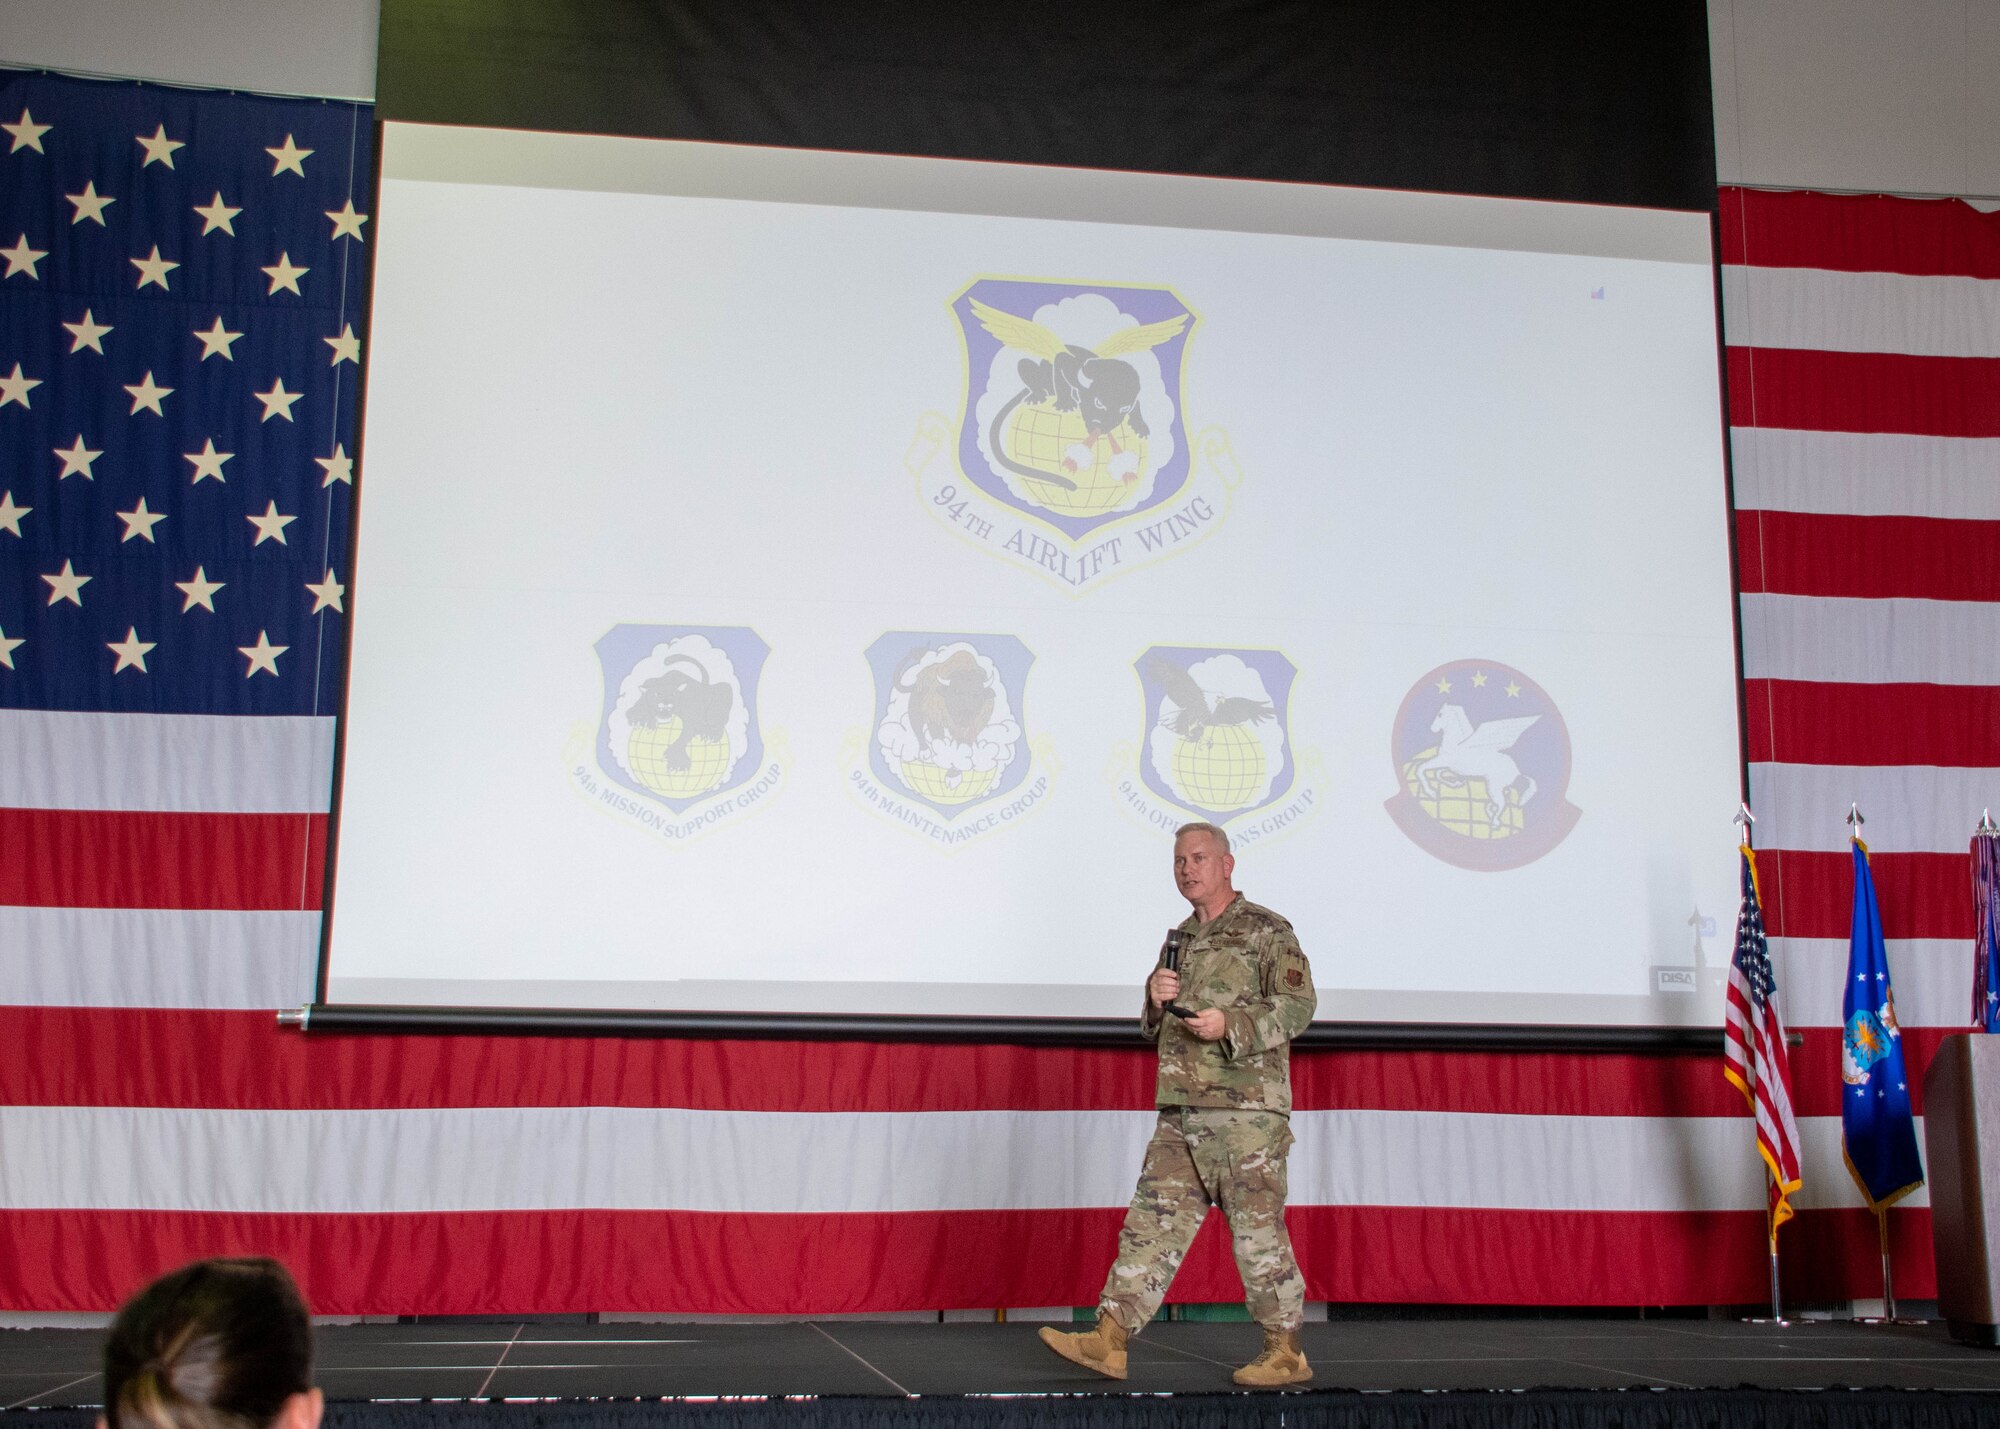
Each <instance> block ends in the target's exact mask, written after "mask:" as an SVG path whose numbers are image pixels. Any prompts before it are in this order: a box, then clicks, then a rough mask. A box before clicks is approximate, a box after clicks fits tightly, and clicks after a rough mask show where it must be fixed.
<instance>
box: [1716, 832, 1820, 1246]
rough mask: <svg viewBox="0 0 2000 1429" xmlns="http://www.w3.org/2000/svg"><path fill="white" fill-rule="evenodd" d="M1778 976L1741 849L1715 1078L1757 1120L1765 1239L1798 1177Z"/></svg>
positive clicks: (1752, 860)
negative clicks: (1766, 1210)
mask: <svg viewBox="0 0 2000 1429" xmlns="http://www.w3.org/2000/svg"><path fill="white" fill-rule="evenodd" d="M1777 992H1778V979H1777V974H1776V973H1774V972H1773V971H1772V969H1771V950H1770V947H1769V945H1768V944H1767V943H1766V942H1765V939H1764V911H1763V909H1762V907H1761V906H1760V905H1759V903H1758V899H1757V856H1756V855H1755V854H1753V853H1752V852H1751V851H1750V848H1749V846H1748V845H1747V844H1746V845H1745V846H1744V848H1743V908H1742V911H1741V912H1740V913H1738V914H1737V918H1736V956H1735V957H1734V958H1732V959H1731V960H1730V963H1729V991H1728V992H1727V993H1726V994H1725V1002H1724V1009H1723V1022H1722V1075H1723V1076H1725V1077H1727V1078H1729V1080H1730V1081H1731V1082H1733V1083H1734V1084H1735V1085H1736V1087H1737V1089H1738V1090H1739V1091H1741V1092H1742V1093H1743V1096H1744V1098H1745V1099H1746V1100H1747V1101H1748V1102H1749V1103H1750V1112H1751V1115H1752V1116H1753V1117H1755V1118H1756V1121H1757V1154H1758V1155H1759V1156H1761V1157H1763V1158H1764V1166H1765V1169H1766V1170H1767V1171H1768V1172H1769V1173H1770V1196H1771V1235H1772V1237H1773V1238H1774V1239H1775V1238H1776V1236H1777V1234H1778V1227H1779V1226H1781V1225H1783V1224H1784V1223H1785V1222H1786V1221H1788V1220H1790V1219H1791V1215H1792V1203H1791V1195H1792V1192H1794V1191H1796V1190H1798V1189H1799V1186H1800V1185H1801V1184H1802V1180H1801V1177H1800V1175H1799V1128H1798V1123H1797V1122H1796V1121H1795V1120H1794V1119H1793V1116H1792V1066H1791V1061H1790V1059H1789V1058H1788V1057H1787V1055H1786V1052H1785V1019H1784V1018H1783V1016H1781V1015H1780V1014H1779V1012H1778V1004H1777V1001H1776V998H1777Z"/></svg>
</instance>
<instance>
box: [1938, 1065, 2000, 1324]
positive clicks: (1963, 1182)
mask: <svg viewBox="0 0 2000 1429" xmlns="http://www.w3.org/2000/svg"><path fill="white" fill-rule="evenodd" d="M1924 1150H1925V1152H1926V1159H1927V1160H1928V1161H1929V1163H1930V1188H1931V1244H1932V1247H1933V1248H1934V1249H1935V1250H1936V1252H1937V1287H1938V1314H1940V1315H1941V1316H1943V1317H1944V1319H1945V1322H1946V1323H1947V1324H1948V1325H1949V1326H1950V1327H1951V1335H1952V1338H1953V1339H1955V1340H1959V1341H1962V1342H1963V1343H1965V1344H1968V1345H1982V1346H1985V1347H1986V1348H1988V1349H1992V1348H1996V1347H2000V1034H1989V1033H1965V1032H1961V1033H1957V1034H1956V1035H1954V1036H1950V1037H1947V1038H1945V1039H1944V1041H1943V1042H1942V1043H1940V1044H1939V1046H1938V1051H1937V1056H1936V1057H1935V1058H1933V1059H1932V1061H1931V1066H1930V1071H1929V1072H1928V1073H1926V1074H1925V1076H1924Z"/></svg>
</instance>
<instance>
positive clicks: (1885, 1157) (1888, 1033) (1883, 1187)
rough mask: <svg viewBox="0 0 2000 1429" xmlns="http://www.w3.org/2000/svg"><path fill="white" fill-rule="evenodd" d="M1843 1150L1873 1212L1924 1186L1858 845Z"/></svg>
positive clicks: (1843, 1043) (1869, 883) (1878, 925)
mask: <svg viewBox="0 0 2000 1429" xmlns="http://www.w3.org/2000/svg"><path fill="white" fill-rule="evenodd" d="M1841 1025H1842V1032H1841V1039H1840V1076H1841V1080H1842V1081H1843V1082H1845V1083H1846V1086H1845V1087H1844V1088H1843V1089H1842V1093H1841V1098H1840V1129H1841V1142H1842V1145H1843V1148H1844V1149H1845V1151H1846V1154H1847V1169H1848V1171H1849V1172H1850V1173H1852V1175H1853V1177H1854V1181H1855V1184H1856V1185H1858V1186H1860V1187H1861V1194H1862V1195H1864V1196H1866V1197H1867V1198H1868V1208H1869V1209H1870V1210H1872V1211H1875V1212H1878V1213H1879V1212H1881V1211H1884V1210H1886V1209H1888V1208H1889V1207H1890V1206H1892V1205H1894V1204H1895V1203H1896V1202H1897V1201H1899V1200H1901V1199H1902V1198H1903V1197H1904V1196H1907V1195H1909V1194H1910V1192H1912V1191H1914V1190H1916V1189H1917V1187H1919V1186H1921V1185H1923V1184H1924V1167H1923V1163H1922V1162H1921V1161H1919V1160H1918V1159H1917V1128H1916V1122H1915V1121H1914V1120H1913V1119H1912V1118H1911V1115H1910V1079H1909V1073H1908V1070H1907V1069H1906V1067H1905V1065H1904V1062H1903V1034H1902V1030H1901V1029H1900V1028H1899V1027H1897V1025H1896V999H1895V995H1894V994H1893V993H1892V992H1891V991H1890V988H1889V959H1888V956H1887V954H1886V952H1885V951H1884V949H1883V946H1882V915H1881V913H1880V911H1879V910H1878V909H1877V908H1876V906H1875V880H1874V879H1873V877H1871V876H1870V874H1869V871H1868V845H1866V844H1864V843H1863V842H1861V840H1860V839H1855V840H1854V925H1853V931H1852V934H1851V935H1850V938H1849V942H1848V949H1847V995H1846V997H1845V998H1843V999H1842V1001H1841Z"/></svg>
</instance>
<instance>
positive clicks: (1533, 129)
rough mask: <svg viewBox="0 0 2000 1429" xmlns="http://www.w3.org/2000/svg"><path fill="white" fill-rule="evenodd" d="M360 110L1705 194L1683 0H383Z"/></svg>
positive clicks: (1038, 157) (1412, 181)
mask: <svg viewBox="0 0 2000 1429" xmlns="http://www.w3.org/2000/svg"><path fill="white" fill-rule="evenodd" d="M379 66H380V67H379V74H378V80H377V90H378V100H377V110H378V114H379V116H380V117H381V118H383V119H408V120H420V121H426V122H432V123H445V124H476V125H492V126H498V127H503V128H522V129H556V130H568V131H575V132H583V133H602V134H635V135H650V136H657V137H666V138H677V139H700V140H711V141H721V142H729V143H742V144H773V145H783V146H788V147H795V148H822V149H844V150H854V151H861V152H872V153H887V154H922V155H933V156H940V157H947V158H959V159H993V160H1003V161H1008V162H1015V163H1033V164H1057V165H1069V166H1076V167H1082V168H1103V169H1138V170H1149V171H1155V172H1166V173H1193V174H1215V175H1224V176H1229V177H1236V178H1255V179H1281V180H1296V181H1304V182H1311V183H1332V184H1358V185H1365V186H1370V187H1381V188H1414V189H1430V190H1439V191H1447V192H1456V193H1474V194H1499V195H1508V196H1515V197H1528V198H1552V199H1569V200H1581V201H1589V202H1597V203H1615V204H1634V205H1643V206H1651V207H1660V208H1680V209H1708V208H1712V207H1713V205H1714V202H1715V153H1714V131H1713V119H1712V114H1711V109H1710V100H1709V69H1708V30H1707V14H1706V7H1705V5H1704V4H1703V3H1701V0H1658V3H1644V4H1638V5H1620V4H1600V5H1594V6H1578V7H1574V8H1572V7H1571V6H1568V5H1538V4H1532V3H1531V4H1521V3H1518V0H1516V3H1511V4H1504V5H1502V4H1469V3H1468V4H1447V3H1441V0H1359V3H1339V0H1328V3H1323V4H1258V3H1242V2H1241V0H1239V3H1230V0H1154V3H1133V0H1062V3H1050V0H1036V3H1011V2H1010V3H987V4H973V3H965V0H864V2H863V3H851V4H842V3H838V0H826V3H810V0H382V31H381V51H380V60H379Z"/></svg>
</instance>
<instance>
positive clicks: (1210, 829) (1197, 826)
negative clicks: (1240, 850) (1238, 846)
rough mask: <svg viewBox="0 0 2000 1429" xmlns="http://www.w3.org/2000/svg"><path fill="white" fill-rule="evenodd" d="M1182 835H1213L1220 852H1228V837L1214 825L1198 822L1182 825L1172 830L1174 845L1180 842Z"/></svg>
mask: <svg viewBox="0 0 2000 1429" xmlns="http://www.w3.org/2000/svg"><path fill="white" fill-rule="evenodd" d="M1182 834H1213V835H1214V836H1215V842H1216V844H1217V845H1218V846H1219V847H1220V848H1221V849H1222V851H1223V852H1224V853H1228V852H1229V835H1228V834H1226V833H1224V832H1223V831H1222V830H1221V829H1220V828H1218V827H1216V826H1215V825H1214V824H1210V823H1202V822H1199V821H1197V822H1195V823H1192V824H1182V825H1181V826H1180V827H1179V828H1177V829H1175V830H1174V842H1175V843H1179V842H1180V841H1181V835H1182Z"/></svg>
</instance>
